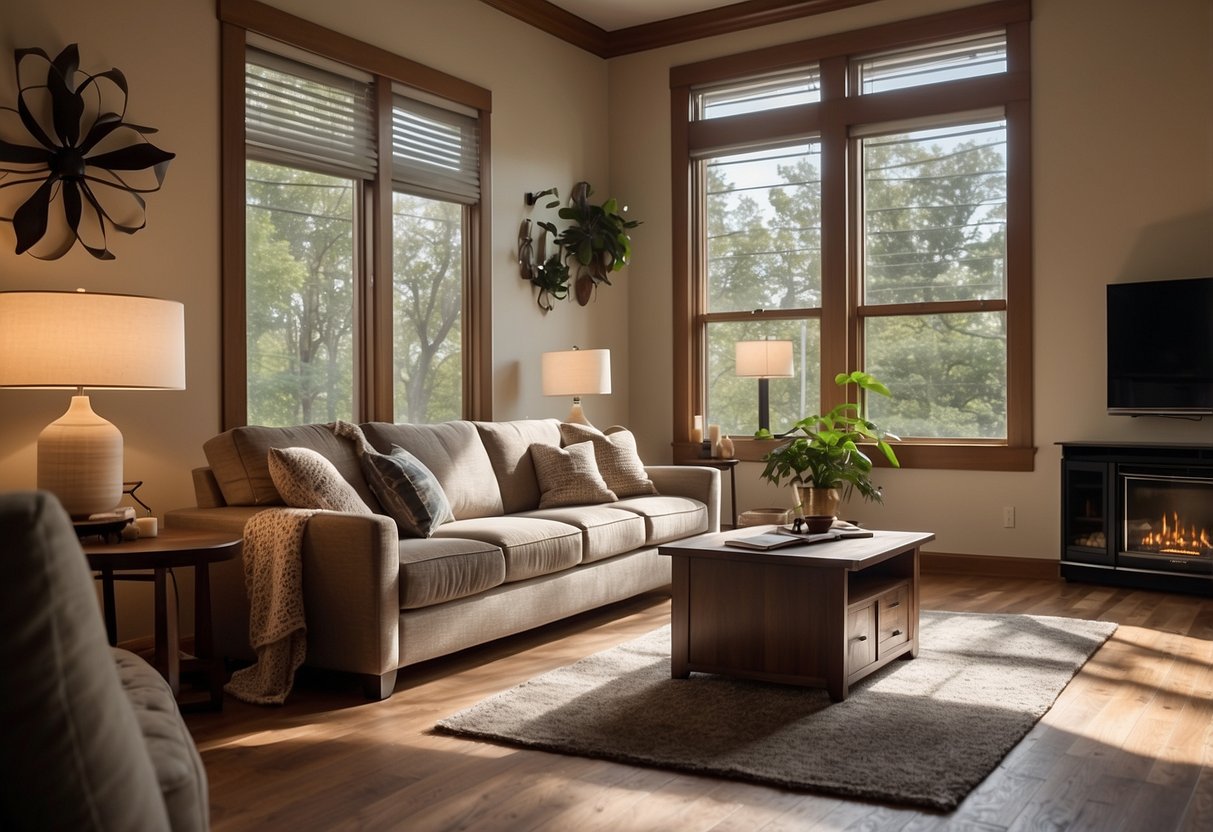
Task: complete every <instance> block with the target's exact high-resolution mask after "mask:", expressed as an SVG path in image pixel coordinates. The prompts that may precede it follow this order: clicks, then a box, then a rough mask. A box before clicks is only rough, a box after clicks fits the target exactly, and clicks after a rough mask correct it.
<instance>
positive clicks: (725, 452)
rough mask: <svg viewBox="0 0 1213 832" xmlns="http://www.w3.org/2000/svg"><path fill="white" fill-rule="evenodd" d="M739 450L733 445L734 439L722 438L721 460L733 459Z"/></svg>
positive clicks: (729, 437)
mask: <svg viewBox="0 0 1213 832" xmlns="http://www.w3.org/2000/svg"><path fill="white" fill-rule="evenodd" d="M736 451H737V448H736V447H735V446H734V445H733V437H731V436H722V437H720V457H721V459H732V458H733V454H734V453H735V452H736Z"/></svg>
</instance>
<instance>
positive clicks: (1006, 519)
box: [1002, 506, 1015, 529]
mask: <svg viewBox="0 0 1213 832" xmlns="http://www.w3.org/2000/svg"><path fill="white" fill-rule="evenodd" d="M1002 527H1003V528H1004V529H1013V528H1015V506H1003V507H1002Z"/></svg>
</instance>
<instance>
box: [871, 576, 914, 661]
mask: <svg viewBox="0 0 1213 832" xmlns="http://www.w3.org/2000/svg"><path fill="white" fill-rule="evenodd" d="M876 617H877V625H878V627H879V641H880V646H881V648H884V647H886V646H891V645H895V644H902V643H904V642H906V641H908V640H909V638H910V632H909V631H910V627H909V622H910V587H909V585H908V584H902V585H901V586H898V587H895V588H894V589H891V590H889V591H888V592H886V593H884V594H883V595H881V596H880V597H879V598H878V599H876Z"/></svg>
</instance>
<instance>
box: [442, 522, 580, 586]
mask: <svg viewBox="0 0 1213 832" xmlns="http://www.w3.org/2000/svg"><path fill="white" fill-rule="evenodd" d="M446 537H463V538H469V539H471V540H479V541H481V542H483V543H489V544H492V545H493V546H496V547H497V548H498V549H500V550H501V553H502V554H503V555H504V556H505V582H506V583H510V582H512V581H523V580H526V579H527V578H534V577H535V576H536V575H547V574H549V573H552V572H559V571H561V570H562V569H568V568H569V567H570V566H576V565H577V564H578V563H580V562H581V530H580V529H577V528H574V527H573V526H569V525H567V524H565V523H557V522H556V521H555V520H545V519H542V518H539V517H519V516H516V515H510V516H506V517H479V518H474V519H471V520H456V521H455V522H454V523H447V524H446V525H445V526H442V527H441V528H439V529H438V530H437V531H436V532H434V536H433V537H431V538H430V540H437V539H439V538H446Z"/></svg>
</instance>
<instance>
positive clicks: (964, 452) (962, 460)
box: [674, 436, 1036, 471]
mask: <svg viewBox="0 0 1213 832" xmlns="http://www.w3.org/2000/svg"><path fill="white" fill-rule="evenodd" d="M779 442H780V440H778V439H750V438H746V437H737V436H734V437H733V444H734V445H735V447H736V452H735V453H734V454H733V455H734V456H735V457H737V459H740V460H741V461H742V462H762V458H763V457H764V456H765V455H766V454H767V452H768V451H770V450H771V449H772V448H774V447H775V446H776V445H777V444H779ZM696 450H697V449H696V447H695V446H694V445H691V444H689V443H687V444H675V447H674V454H675V457H676V458H677V459H693V458H695V456H696V455H697V454H696ZM893 450H894V451H895V452H896V454H897V459H898V461H899V462H900V463H901V467H902V468H908V469H915V468H917V469H950V470H958V471H1034V470H1036V465H1035V462H1036V448H1034V447H1012V446H1009V445H993V444H989V445H987V444H963V443H942V442H941V443H927V442H897V443H893ZM869 456H871V457H872V461H873V462H874V463H875V464H876V465H877V466H878V467H888V463H887V462H886V461H885V459H884V456H883V455H882V454H880V453H879V452H877V453H875V454H869Z"/></svg>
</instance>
